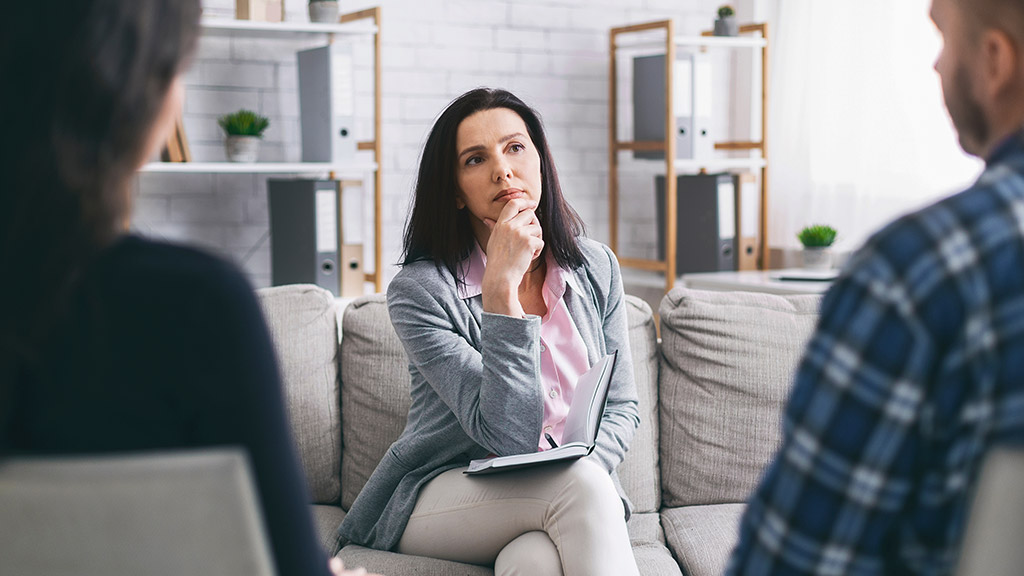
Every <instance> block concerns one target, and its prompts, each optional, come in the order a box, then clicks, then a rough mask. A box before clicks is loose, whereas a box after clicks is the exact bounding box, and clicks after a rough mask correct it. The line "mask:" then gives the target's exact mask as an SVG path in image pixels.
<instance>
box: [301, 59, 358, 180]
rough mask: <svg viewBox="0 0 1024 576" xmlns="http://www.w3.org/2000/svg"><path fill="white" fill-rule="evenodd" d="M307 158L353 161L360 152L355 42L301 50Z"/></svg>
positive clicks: (303, 145) (303, 119) (303, 135)
mask: <svg viewBox="0 0 1024 576" xmlns="http://www.w3.org/2000/svg"><path fill="white" fill-rule="evenodd" d="M298 61H299V115H300V116H301V122H302V161H303V162H333V163H343V162H350V161H351V160H352V159H353V158H354V157H355V153H356V138H355V99H356V97H355V78H354V76H355V68H354V64H353V56H352V46H351V45H350V44H348V43H344V42H336V43H334V44H329V45H327V46H322V47H320V48H313V49H312V50H303V51H302V52H299V53H298Z"/></svg>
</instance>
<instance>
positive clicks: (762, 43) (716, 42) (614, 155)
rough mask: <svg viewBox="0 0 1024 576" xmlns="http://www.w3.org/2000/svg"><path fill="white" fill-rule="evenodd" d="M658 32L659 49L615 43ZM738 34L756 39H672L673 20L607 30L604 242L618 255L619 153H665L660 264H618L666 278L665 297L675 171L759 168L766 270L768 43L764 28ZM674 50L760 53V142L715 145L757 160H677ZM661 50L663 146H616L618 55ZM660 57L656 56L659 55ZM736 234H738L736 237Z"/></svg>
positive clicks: (672, 264)
mask: <svg viewBox="0 0 1024 576" xmlns="http://www.w3.org/2000/svg"><path fill="white" fill-rule="evenodd" d="M658 30H663V31H664V33H665V39H664V42H662V43H652V42H646V41H645V42H632V43H630V42H621V41H620V39H622V38H624V37H628V36H629V35H633V34H637V33H643V32H652V31H658ZM739 32H740V34H755V35H756V34H760V36H759V37H758V36H754V37H752V38H721V37H715V36H713V34H712V33H711V32H703V33H702V34H701V36H700V37H681V36H679V37H677V36H676V34H675V23H674V22H673V21H672V20H659V21H656V22H647V23H644V24H635V25H632V26H621V27H616V28H612V29H611V33H610V34H609V50H608V54H609V60H608V77H609V82H608V115H609V118H608V120H609V121H608V215H609V220H610V226H609V239H610V244H611V249H612V251H613V252H615V254H616V255H618V253H619V152H620V151H623V150H626V151H630V150H633V151H636V150H640V151H663V152H664V153H665V214H664V217H665V227H664V230H665V259H664V260H647V259H642V258H622V257H620V258H619V264H620V265H621V266H623V267H625V268H636V269H640V270H648V271H656V272H662V273H664V275H665V291H666V292H667V291H669V290H671V289H672V287H673V286H674V285H675V282H676V275H677V274H676V240H677V236H678V230H677V224H678V223H677V222H676V216H677V205H678V201H679V198H678V190H677V181H676V174H677V172H678V171H680V169H690V170H694V171H700V172H703V171H706V169H707V168H708V167H710V166H714V167H719V168H724V169H730V168H735V169H748V168H755V169H756V168H760V171H761V178H760V180H761V191H760V192H761V194H760V206H759V212H760V214H759V222H758V232H759V234H758V267H759V268H760V269H762V270H764V269H767V268H768V267H769V264H770V262H769V250H768V219H767V214H768V210H767V207H768V89H769V85H768V78H769V69H768V63H769V52H768V49H769V37H768V25H767V24H766V23H759V24H747V25H743V26H740V29H739ZM678 46H698V47H701V48H702V49H704V48H710V47H715V48H733V49H734V48H753V49H755V50H760V52H761V140H760V141H759V142H755V141H736V142H718V143H716V144H715V149H716V150H726V151H753V150H758V151H760V153H761V157H760V158H735V159H728V158H722V159H709V160H706V161H703V162H702V161H693V160H677V159H676V139H675V133H676V118H675V113H674V112H673V110H672V103H673V101H674V98H673V93H672V92H673V87H674V85H675V84H674V82H673V74H674V71H675V66H674V63H675V60H676V48H677V47H678ZM638 47H639V48H650V47H655V48H663V49H664V54H665V90H666V95H665V140H664V141H646V142H636V141H628V140H619V138H618V134H617V132H618V127H619V122H618V120H619V112H618V80H619V77H618V52H619V50H620V49H633V48H638ZM659 51H660V50H659ZM738 233H739V229H737V234H738Z"/></svg>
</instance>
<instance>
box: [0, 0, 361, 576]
mask: <svg viewBox="0 0 1024 576" xmlns="http://www.w3.org/2000/svg"><path fill="white" fill-rule="evenodd" d="M199 13H200V6H199V0H79V1H76V2H61V3H60V4H59V6H54V5H53V4H51V3H46V2H31V1H27V2H25V1H19V2H11V3H7V4H5V6H4V15H3V18H2V19H0V76H2V78H3V82H4V88H3V90H0V109H2V110H4V111H6V112H7V113H6V115H5V119H4V132H5V135H4V137H3V138H2V139H0V141H2V143H0V174H2V175H3V180H4V182H3V185H2V187H0V270H3V280H2V281H0V301H2V302H3V303H4V311H3V313H2V314H0V457H5V456H11V455H29V454H83V453H84V454H96V453H113V452H138V451H153V450H168V449H180V448H200V447H209V446H221V445H234V446H241V447H243V448H245V449H246V452H247V453H248V455H249V459H250V462H251V464H252V468H253V472H254V477H255V480H256V487H257V490H258V494H259V502H260V504H261V507H262V511H263V517H264V518H265V520H266V527H267V532H268V534H269V536H270V543H271V545H272V551H273V557H274V560H275V562H276V566H277V570H276V572H277V573H278V574H304V575H313V574H325V575H326V574H329V573H330V572H329V571H328V560H327V557H326V555H325V554H324V551H323V550H322V548H321V546H320V543H319V539H318V537H317V535H316V533H315V532H314V530H313V523H312V520H311V518H310V515H309V506H308V502H309V497H308V495H307V493H306V483H305V480H304V479H303V477H302V473H301V471H300V470H299V467H298V459H297V457H296V454H295V450H294V447H293V446H292V441H291V437H290V434H289V428H288V424H287V421H286V416H285V413H284V409H283V398H282V394H281V383H280V376H279V375H278V368H277V363H276V361H275V359H274V350H273V348H272V345H271V341H270V335H269V334H268V332H267V327H266V325H265V324H264V321H263V316H262V314H261V312H260V308H259V305H258V303H257V301H256V298H255V295H254V294H253V292H252V289H251V288H250V286H249V284H248V282H247V281H246V280H245V278H244V277H243V276H242V275H241V273H240V272H239V271H238V270H237V269H236V268H235V267H234V266H232V265H230V264H228V263H226V262H223V261H221V260H220V259H217V258H214V257H212V256H209V255H207V254H204V253H202V252H199V251H196V250H192V249H189V248H184V247H181V246H174V245H171V244H166V243H162V242H154V241H151V240H147V239H144V238H140V237H137V236H132V235H129V234H127V233H126V231H125V223H126V222H127V220H128V218H129V215H130V213H131V209H130V204H131V190H132V179H133V178H134V176H135V173H136V171H137V170H138V168H139V166H141V165H142V163H143V162H145V161H146V159H147V158H149V157H150V156H151V155H152V153H153V152H155V151H156V150H158V149H159V147H160V146H161V145H162V143H163V142H164V141H165V139H166V136H167V134H168V133H169V131H170V130H171V129H172V128H173V126H174V120H175V116H176V114H177V112H178V111H179V110H180V109H181V98H182V79H181V78H182V72H183V71H184V69H185V67H186V65H187V63H188V61H189V59H190V56H191V54H192V53H193V51H194V48H195V44H196V39H197V36H198V34H199ZM5 528H6V529H16V528H14V527H5ZM166 545H167V546H175V545H176V543H175V542H166ZM332 569H333V570H334V572H335V573H343V572H342V570H341V567H340V561H338V560H336V559H335V560H334V561H333V564H332Z"/></svg>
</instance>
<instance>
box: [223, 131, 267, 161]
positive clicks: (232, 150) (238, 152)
mask: <svg viewBox="0 0 1024 576" xmlns="http://www.w3.org/2000/svg"><path fill="white" fill-rule="evenodd" d="M224 151H225V152H226V153H227V156H228V160H229V161H231V162H246V163H249V164H251V163H253V162H255V161H256V158H257V156H259V153H260V138H259V136H228V137H227V140H225V141H224Z"/></svg>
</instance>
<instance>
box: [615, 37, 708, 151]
mask: <svg viewBox="0 0 1024 576" xmlns="http://www.w3.org/2000/svg"><path fill="white" fill-rule="evenodd" d="M672 75H673V82H674V84H675V85H674V86H673V90H672V91H673V94H674V99H675V101H674V102H673V103H672V112H673V114H675V115H676V158H680V159H694V158H696V159H701V158H707V157H708V156H710V155H711V154H712V152H713V151H714V142H713V139H712V133H711V88H712V87H711V82H712V78H711V60H710V59H709V57H708V55H707V54H699V53H693V54H690V53H683V54H680V55H678V56H677V57H676V63H675V68H674V70H673V71H672ZM666 93H667V91H666V90H665V56H663V55H659V56H639V57H636V58H634V59H633V139H634V140H637V141H649V140H656V141H662V140H664V139H665V95H666ZM633 154H634V158H643V159H651V160H662V159H664V158H665V155H664V153H662V152H660V151H653V152H652V151H635V152H634V153H633Z"/></svg>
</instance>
